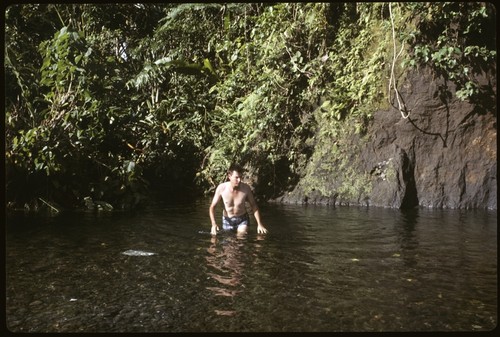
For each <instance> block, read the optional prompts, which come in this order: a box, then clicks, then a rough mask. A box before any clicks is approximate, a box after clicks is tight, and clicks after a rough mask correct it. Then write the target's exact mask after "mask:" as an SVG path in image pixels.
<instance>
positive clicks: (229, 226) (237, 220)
mask: <svg viewBox="0 0 500 337" xmlns="http://www.w3.org/2000/svg"><path fill="white" fill-rule="evenodd" d="M249 224H250V218H249V217H248V213H245V214H243V215H241V216H233V217H230V218H229V217H227V216H222V228H223V229H224V230H237V229H238V227H240V226H248V225H249Z"/></svg>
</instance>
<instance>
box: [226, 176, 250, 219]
mask: <svg viewBox="0 0 500 337" xmlns="http://www.w3.org/2000/svg"><path fill="white" fill-rule="evenodd" d="M249 188H250V187H249V186H248V185H246V184H244V183H240V185H239V186H238V189H236V190H233V188H232V187H231V185H230V184H229V183H228V182H226V183H224V184H223V186H222V191H221V197H222V201H223V202H224V210H225V213H226V214H224V215H225V216H227V217H235V216H242V215H244V214H245V213H247V210H246V207H245V202H246V199H247V195H248V190H249Z"/></svg>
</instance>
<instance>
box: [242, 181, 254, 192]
mask: <svg viewBox="0 0 500 337" xmlns="http://www.w3.org/2000/svg"><path fill="white" fill-rule="evenodd" d="M240 185H241V187H243V189H244V190H245V192H252V187H250V185H248V184H246V183H243V182H242V183H241V184H240Z"/></svg>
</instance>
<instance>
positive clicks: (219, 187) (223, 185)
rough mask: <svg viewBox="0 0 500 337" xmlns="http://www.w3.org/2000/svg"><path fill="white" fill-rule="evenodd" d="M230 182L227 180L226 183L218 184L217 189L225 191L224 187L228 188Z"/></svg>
mask: <svg viewBox="0 0 500 337" xmlns="http://www.w3.org/2000/svg"><path fill="white" fill-rule="evenodd" d="M228 183H229V182H228V181H226V182H224V183H220V184H219V186H217V191H219V192H222V191H224V189H225V188H226V186H227V184H228Z"/></svg>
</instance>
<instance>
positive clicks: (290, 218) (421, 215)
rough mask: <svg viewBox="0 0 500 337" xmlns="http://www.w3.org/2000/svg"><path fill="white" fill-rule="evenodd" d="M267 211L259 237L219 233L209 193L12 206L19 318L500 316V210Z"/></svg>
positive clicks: (306, 325) (9, 265) (97, 325)
mask: <svg viewBox="0 0 500 337" xmlns="http://www.w3.org/2000/svg"><path fill="white" fill-rule="evenodd" d="M261 213H262V217H263V220H264V223H265V224H266V227H267V228H268V229H269V233H268V234H267V235H264V236H263V235H257V233H256V227H255V222H253V223H252V227H251V232H250V233H249V234H248V235H247V236H246V237H243V238H237V237H236V236H235V235H234V234H232V233H223V234H219V235H218V236H217V237H216V238H215V239H214V238H212V237H211V235H210V234H209V230H210V221H209V219H208V200H203V201H197V202H195V203H190V204H182V203H181V204H163V205H162V204H158V205H157V206H154V207H152V208H151V209H148V210H145V211H141V212H137V213H135V214H131V213H121V212H116V213H112V214H109V213H106V214H104V215H100V216H96V215H94V214H92V213H67V214H61V215H59V216H57V217H53V218H43V217H34V218H27V217H24V216H16V217H9V218H7V225H6V321H7V326H8V328H9V329H10V330H11V331H14V332H200V331H202V332H226V331H236V332H240V331H253V332H268V331H271V332H277V331H286V332H289V331H487V330H488V331H489V330H491V329H494V328H495V327H496V325H497V318H498V309H497V297H498V294H497V213H496V211H495V212H493V211H491V212H490V211H470V210H469V211H459V210H427V209H419V210H415V211H410V212H403V211H400V210H393V209H383V208H382V209H381V208H357V207H335V208H334V207H327V206H308V207H305V206H295V205H266V206H262V207H261ZM218 214H220V211H219V212H218ZM252 220H253V218H252ZM127 250H142V251H147V252H152V253H155V255H152V256H128V255H124V254H123V252H125V251H127Z"/></svg>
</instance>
